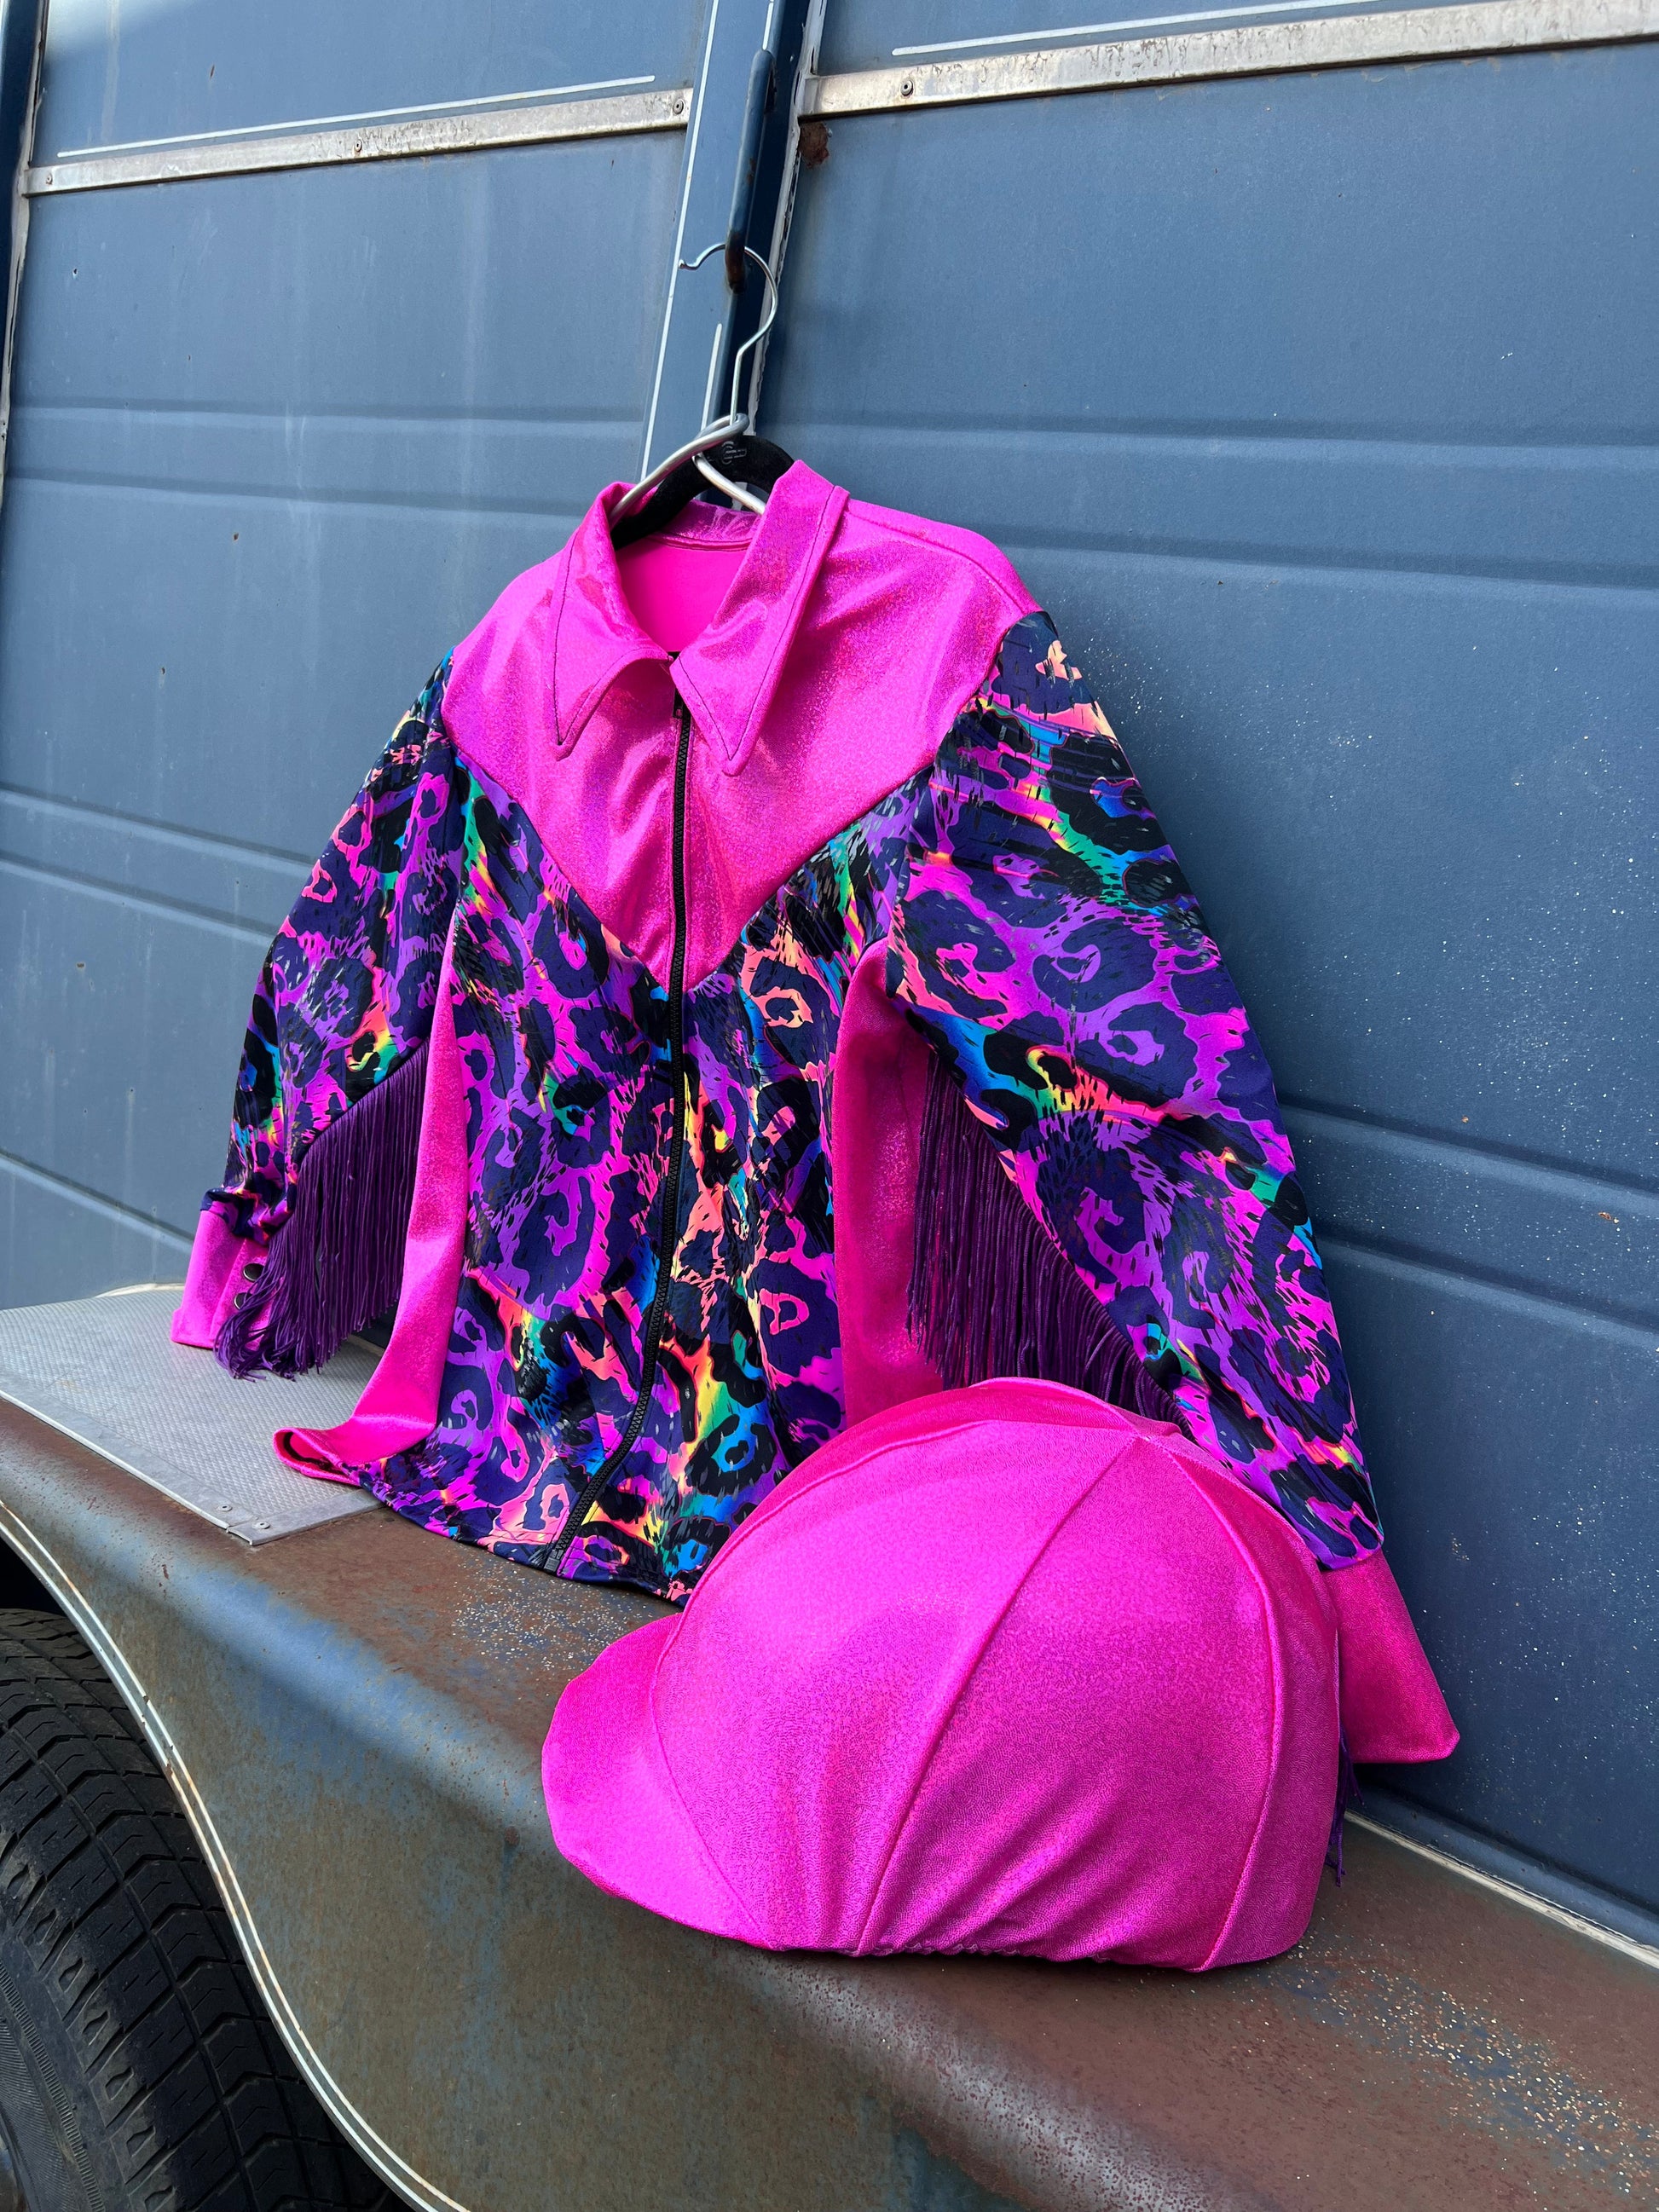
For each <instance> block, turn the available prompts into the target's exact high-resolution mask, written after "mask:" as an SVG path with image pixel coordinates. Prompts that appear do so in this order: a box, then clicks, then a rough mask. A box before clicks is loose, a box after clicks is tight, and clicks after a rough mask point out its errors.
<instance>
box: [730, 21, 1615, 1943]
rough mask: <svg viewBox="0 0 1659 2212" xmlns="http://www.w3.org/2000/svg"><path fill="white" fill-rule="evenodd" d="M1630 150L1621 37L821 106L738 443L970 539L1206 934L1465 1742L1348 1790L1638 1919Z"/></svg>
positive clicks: (1393, 1539) (1400, 1554) (1389, 1519)
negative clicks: (1005, 581)
mask: <svg viewBox="0 0 1659 2212" xmlns="http://www.w3.org/2000/svg"><path fill="white" fill-rule="evenodd" d="M1149 12H1150V11H1149ZM1581 12H1582V11H1581ZM953 20H954V18H953ZM832 52H833V50H832ZM835 82H836V80H835V79H834V78H829V79H827V80H825V81H824V87H823V90H829V89H831V88H833V87H834V84H835ZM816 104H817V105H819V106H824V105H826V104H827V103H826V102H824V101H823V99H822V98H820V99H819V100H817V102H816ZM1656 105H1659V47H1656V46H1653V45H1651V44H1647V45H1633V46H1615V47H1588V48H1583V49H1579V50H1576V51H1571V52H1534V53H1518V54H1513V55H1509V56H1505V57H1504V58H1488V59H1482V60H1479V61H1467V62H1464V61H1457V62H1439V63H1431V64H1422V65H1416V66H1410V67H1392V68H1376V69H1344V70H1330V71H1328V72H1319V73H1311V74H1297V75H1279V76H1261V77H1255V78H1251V79H1246V80H1238V81H1232V82H1204V83H1195V84H1190V85H1184V86H1182V87H1179V88H1170V87H1167V86H1161V87H1157V88H1152V87H1149V88H1144V89H1130V90H1122V91H1116V92H1111V93H1107V94H1076V95H1072V96H1067V97H1063V98H1050V99H1039V98H1026V99H1020V100H1012V101H987V102H986V103H983V104H981V105H977V106H951V107H939V108H934V109H933V110H931V111H928V112H887V113H872V114H866V115H836V116H834V117H832V118H831V119H830V120H829V152H828V159H827V161H824V163H823V166H821V167H817V168H815V169H813V170H812V171H811V173H810V174H809V175H808V176H807V177H806V178H805V179H804V181H803V185H802V188H801V195H800V204H799V210H798V213H797V218H796V228H795V235H794V241H793V246H792V250H791V258H790V263H789V267H788V270H787V279H786V286H785V292H786V299H785V314H784V319H783V325H782V334H781V337H780V339H779V341H778V343H776V345H775V348H774V351H773V360H772V368H771V372H770V376H769V386H768V392H767V416H766V424H765V427H766V428H767V431H768V434H769V435H771V436H774V437H775V438H776V439H778V440H779V441H780V442H781V443H782V444H783V445H785V446H786V447H788V448H789V449H790V450H791V451H793V452H796V453H800V454H802V455H803V456H804V457H805V458H806V459H809V460H811V462H812V464H813V465H814V466H816V467H817V468H819V469H820V470H822V471H823V472H824V473H825V474H827V475H829V476H830V477H836V479H838V480H839V481H841V482H842V483H847V484H848V485H849V486H850V487H851V488H852V489H853V490H854V491H855V492H857V493H860V494H861V495H865V496H866V497H869V498H872V499H875V500H878V501H883V502H884V503H886V504H890V505H892V506H896V507H912V508H916V509H919V510H921V511H923V512H926V513H933V514H937V515H940V516H944V517H946V518H948V519H949V520H953V521H957V522H960V523H963V524H966V525H968V526H971V527H973V528H975V529H977V530H981V531H982V532H985V533H986V534H987V536H989V537H990V538H994V540H996V541H997V542H998V543H999V544H1001V545H1002V546H1004V547H1005V548H1006V550H1007V551H1008V552H1009V553H1010V555H1011V556H1012V558H1013V559H1014V561H1015V562H1016V563H1017V565H1018V567H1019V568H1020V569H1021V570H1022V572H1023V573H1024V575H1025V577H1026V579H1027V580H1028V582H1029V583H1030V585H1031V586H1032V588H1033V590H1034V591H1035V592H1036V594H1037V596H1038V597H1039V599H1042V601H1043V602H1044V603H1045V604H1046V605H1048V607H1049V608H1050V609H1051V610H1052V611H1053V612H1054V616H1055V617H1056V619H1057V621H1058V623H1059V625H1060V632H1061V635H1062V636H1063V637H1064V638H1065V639H1066V641H1067V643H1068V646H1069V647H1070V650H1071V652H1072V653H1073V655H1074V657H1076V658H1077V659H1079V660H1080V662H1081V665H1083V667H1084V669H1085V671H1087V672H1090V673H1091V675H1092V676H1093V678H1094V680H1095V683H1096V684H1097V687H1098V689H1099V690H1100V691H1101V694H1102V696H1103V699H1104V701H1105V702H1106V705H1107V708H1108V711H1109V714H1111V715H1112V717H1113V720H1114V721H1115V724H1116V726H1117V727H1118V729H1119V732H1120V733H1121V735H1122V737H1123V738H1124V739H1125V742H1126V744H1127V750H1128V752H1129V754H1130V757H1131V758H1132V759H1133V761H1134V762H1135V763H1136V766H1137V769H1139V773H1140V775H1141V776H1142V779H1143V781H1145V783H1146V786H1147V787H1148V790H1149V792H1150V793H1151V796H1152V801H1153V804H1154V805H1155V806H1156V807H1157V809H1158V812H1159V814H1160V815H1161V817H1162V818H1163V820H1164V823H1165V825H1166V827H1167V828H1168V829H1169V830H1170V835H1171V836H1172V839H1173V841H1174V843H1175V846H1176V850H1177V851H1178V852H1179V854H1181V855H1182V860H1183V862H1184V864H1185V866H1186V869H1187V872H1188V874H1189V876H1190V877H1191V878H1192V879H1193V881H1194V885H1195V887H1196V889H1197V890H1198V893H1199V896H1200V898H1201V899H1202V901H1203V902H1204V904H1205V907H1206V912H1207V914H1208V915H1209V918H1210V921H1211V922H1212V926H1213V927H1215V929H1216V931H1217V933H1218V936H1219V938H1220V939H1221V942H1222V945H1223V947H1224V949H1225V952H1226V955H1227V957H1228V959H1229V962H1230V963H1231V966H1232V967H1233V969H1234V971H1235V973H1236V974H1237V977H1238V980H1239V982H1240V984H1241V986H1242V987H1243V992H1244V995H1245V998H1246V1000H1247V1003H1248V1004H1249V1006H1250V1008H1251V1010H1252V1012H1253V1015H1254V1017H1255V1020H1256V1022H1257V1024H1258V1026H1259V1029H1260V1032H1261V1037H1262V1040H1263V1042H1264V1044H1265V1046H1266V1048H1267V1053H1268V1055H1269V1058H1270V1060H1271V1061H1272V1064H1273V1069H1274V1072H1275V1074H1276V1076H1277V1078H1278V1080H1279V1085H1280V1089H1281V1092H1282V1095H1283V1097H1284V1098H1285V1104H1286V1107H1287V1109H1288V1112H1289V1118H1290V1121H1291V1128H1292V1133H1293V1138H1294V1141H1295V1143H1296V1146H1297V1155H1298V1158H1299V1161H1300V1163H1301V1164H1302V1167H1303V1169H1304V1177H1305V1181H1306V1182H1307V1185H1308V1188H1309V1190H1310V1196H1311V1199H1312V1201H1313V1204H1314V1207H1315V1212H1316V1219H1317V1222H1318V1225H1319V1231H1320V1237H1321V1243H1322V1249H1323V1251H1324V1254H1325V1255H1326V1259H1327V1263H1328V1268H1329V1272H1330V1278H1331V1282H1332V1285H1333V1290H1334V1295H1335V1297H1336V1299H1337V1302H1338V1310H1339V1314H1340V1320H1341V1322H1342V1327H1343V1332H1344V1337H1345V1340H1346V1344H1347V1346H1348V1349H1349V1352H1350V1355H1351V1359H1352V1368H1353V1372H1354V1379H1355V1387H1356V1393H1357V1396H1358V1402H1359V1408H1360V1414H1361V1421H1362V1428H1363V1431H1364V1435H1365V1436H1366V1437H1367V1439H1368V1445H1369V1450H1370V1455H1371V1457H1372V1460H1373V1462H1374V1464H1375V1468H1376V1477H1377V1485H1378V1490H1379V1492H1380V1496H1381V1500H1382V1505H1383V1516H1384V1519H1385V1522H1386V1524H1387V1526H1388V1528H1389V1551H1390V1556H1391V1558H1392V1559H1393V1561H1394V1563H1395V1569H1396V1571H1397V1572H1398V1574H1399V1576H1400V1578H1401V1583H1402V1584H1403V1586H1404V1588H1405V1589H1406V1591H1407V1596H1408V1599H1409V1601H1410V1602H1411V1604H1412V1607H1413V1612H1414V1613H1415V1615H1416V1617H1417V1619H1418V1620H1419V1623H1420V1625H1421V1626H1422V1629H1423V1632H1424V1636H1425V1642H1426V1643H1427V1645H1428V1648H1429V1650H1430V1653H1431V1657H1432V1658H1433V1660H1434V1662H1435V1664H1436V1666H1437V1669H1438V1670H1439V1672H1440V1674H1441V1678H1442V1680H1443V1682H1444V1684H1445V1686H1446V1690H1447V1693H1448V1696H1449V1699H1450V1702H1451V1705H1452V1709H1453V1711H1454V1713H1455V1717H1456V1718H1457V1721H1458V1723H1459V1724H1460V1726H1461V1727H1462V1730H1463V1734H1464V1741H1463V1745H1462V1749H1461V1750H1460V1751H1459V1752H1458V1753H1457V1754H1456V1756H1455V1758H1454V1759H1452V1760H1451V1761H1449V1762H1448V1763H1447V1764H1446V1765H1443V1766H1437V1767H1430V1768H1426V1769H1423V1770H1404V1771H1400V1772H1398V1773H1395V1774H1394V1775H1392V1776H1391V1777H1389V1781H1390V1783H1391V1784H1392V1786H1393V1787H1394V1788H1395V1789H1396V1790H1401V1791H1404V1792H1407V1793H1408V1794H1409V1796H1411V1797H1412V1798H1413V1800H1415V1801H1416V1802H1418V1803H1419V1804H1421V1805H1425V1806H1427V1807H1430V1808H1434V1809H1435V1810H1436V1811H1437V1812H1438V1813H1440V1814H1444V1815H1447V1816H1449V1817H1450V1818H1451V1819H1453V1820H1455V1821H1457V1822H1461V1823H1462V1824H1465V1826H1466V1827H1467V1828H1468V1829H1469V1830H1472V1831H1478V1832H1481V1833H1483V1834H1485V1835H1486V1836H1488V1837H1490V1838H1496V1839H1498V1841H1499V1842H1501V1843H1504V1844H1510V1845H1513V1846H1515V1847H1516V1848H1518V1849H1520V1850H1523V1851H1525V1852H1528V1853H1530V1854H1532V1855H1534V1857H1537V1858H1540V1859H1542V1860H1545V1861H1548V1862H1551V1863H1553V1864H1554V1865H1555V1866H1557V1867H1559V1868H1562V1869H1565V1870H1566V1871H1567V1872H1568V1873H1570V1874H1571V1875H1576V1876H1577V1877H1579V1878H1582V1879H1583V1880H1584V1881H1589V1882H1591V1883H1595V1884H1598V1885H1601V1887H1603V1888H1604V1889H1606V1890H1607V1891H1608V1892H1612V1893H1617V1894H1618V1895H1619V1896H1621V1897H1623V1898H1625V1899H1634V1900H1638V1902H1641V1903H1644V1904H1645V1905H1649V1906H1652V1905H1655V1904H1656V1903H1659V1857H1656V1852H1655V1849H1654V1841H1653V1839H1654V1837H1655V1836H1656V1834H1659V1768H1656V1765H1655V1763H1654V1760H1653V1759H1652V1756H1651V1749H1652V1744H1653V1741H1654V1735H1655V1726H1656V1719H1659V1632H1656V1631H1659V1533H1656V1524H1655V1520H1654V1516H1653V1515H1652V1513H1651V1511H1650V1509H1649V1505H1648V1504H1647V1502H1646V1500H1647V1497H1648V1493H1649V1492H1650V1488H1651V1483H1650V1475H1651V1469H1652V1465H1653V1452H1652V1438H1653V1437H1654V1434H1655V1432H1656V1427H1659V1158H1656V1137H1659V1106H1656V1100H1659V1083H1656V1080H1655V1077H1656V1073H1659V1035H1656V1022H1655V1016H1654V1001H1653V993H1652V987H1651V983H1652V977H1653V975H1654V974H1655V973H1656V969H1659V895H1656V894H1659V814H1656V809H1655V805H1654V793H1655V791H1656V789H1659V760H1656V754H1655V744H1656V739H1655V731H1656V728H1659V623H1656V614H1659V599H1656V596H1655V591H1656V586H1659V496H1656V495H1659V465H1656V459H1659V457H1656V443H1659V416H1656V395H1659V386H1656V385H1655V382H1654V380H1653V379H1652V378H1651V376H1650V375H1649V374H1646V373H1645V368H1644V366H1643V365H1644V364H1646V363H1649V362H1651V361H1652V360H1653V359H1654V358H1655V357H1656V355H1659V282H1656V279H1659V138H1656V136H1655V134H1654V131H1653V129H1652V117H1653V115H1654V113H1655V112H1656Z"/></svg>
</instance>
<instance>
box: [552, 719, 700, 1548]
mask: <svg viewBox="0 0 1659 2212" xmlns="http://www.w3.org/2000/svg"><path fill="white" fill-rule="evenodd" d="M678 711H679V740H678V744H677V746H676V748H675V752H674V831H673V860H672V880H673V891H674V950H673V953H672V956H671V958H670V960H669V963H668V1085H669V1091H670V1094H671V1097H672V1100H673V1121H672V1123H671V1132H670V1135H669V1139H668V1166H667V1169H666V1171H665V1174H664V1176H663V1186H662V1218H661V1221H660V1223H659V1227H658V1231H657V1287H656V1290H655V1291H654V1293H653V1297H652V1300H651V1310H650V1312H649V1313H648V1314H647V1316H646V1322H645V1342H644V1346H643V1347H642V1352H643V1356H642V1358H641V1365H640V1395H639V1396H638V1397H637V1398H635V1401H634V1410H633V1412H632V1413H629V1417H628V1426H627V1427H626V1428H625V1429H624V1430H623V1433H622V1437H621V1440H620V1442H619V1443H617V1449H615V1451H613V1452H612V1453H611V1455H610V1456H609V1457H608V1458H607V1459H606V1461H605V1464H604V1465H603V1466H602V1467H600V1468H598V1469H596V1470H595V1472H594V1473H593V1474H591V1475H589V1477H588V1478H587V1481H586V1485H585V1486H584V1488H583V1490H582V1493H581V1496H580V1498H578V1499H577V1500H576V1502H575V1504H574V1505H573V1506H572V1507H571V1509H570V1517H569V1519H568V1521H567V1522H565V1524H564V1527H563V1528H562V1531H561V1532H560V1534H558V1536H557V1537H556V1539H555V1540H554V1541H553V1542H552V1543H550V1544H544V1545H543V1547H542V1548H541V1550H540V1551H539V1552H538V1553H537V1555H536V1565H538V1567H544V1568H545V1569H546V1571H548V1573H549V1574H554V1575H556V1574H557V1572H558V1571H559V1569H560V1568H561V1567H562V1565H564V1561H565V1555H566V1553H568V1551H569V1549H570V1547H571V1545H572V1544H573V1543H574V1541H576V1538H577V1536H578V1535H579V1534H580V1530H581V1526H582V1523H583V1522H585V1521H586V1518H587V1516H588V1515H589V1514H590V1513H591V1512H592V1510H593V1506H594V1504H595V1502H596V1501H597V1499H598V1498H599V1494H600V1492H602V1491H603V1490H604V1488H605V1485H606V1483H608V1482H609V1481H610V1480H611V1476H612V1475H613V1474H615V1473H616V1471H617V1468H619V1467H620V1466H621V1465H622V1463H623V1461H624V1460H625V1459H626V1458H627V1457H628V1455H629V1452H631V1451H632V1450H633V1449H634V1447H635V1444H636V1443H638V1442H639V1440H640V1432H641V1430H642V1429H643V1428H644V1426H645V1421H646V1416H647V1413H649V1412H650V1411H651V1392H652V1389H653V1386H654V1384H655V1383H656V1379H657V1355H658V1352H659V1350H660V1348H661V1344H662V1326H663V1321H664V1318H665V1315H666V1313H667V1310H668V1289H669V1285H670V1282H671V1280H672V1278H673V1273H674V1247H675V1245H676V1244H677V1243H678V1241H679V1225H680V1174H681V1170H682V1169H683V1168H684V1164H685V773H686V767H687V764H688V763H689V762H690V757H691V710H690V708H689V707H688V706H687V705H686V703H685V702H684V699H682V700H680V701H679V702H678Z"/></svg>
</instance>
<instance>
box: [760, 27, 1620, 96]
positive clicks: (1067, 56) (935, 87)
mask: <svg viewBox="0 0 1659 2212" xmlns="http://www.w3.org/2000/svg"><path fill="white" fill-rule="evenodd" d="M1652 38H1659V0H1473V4H1471V5H1469V6H1467V7H1456V8H1405V9H1400V10H1398V11H1397V12H1395V13H1394V14H1390V15H1351V16H1342V17H1327V18H1325V19H1323V20H1319V19H1316V20H1314V21H1302V22H1297V23H1249V24H1244V25H1242V26H1238V27H1234V28H1233V29H1231V30H1225V31H1189V32H1183V33H1180V34H1179V35H1178V36H1175V37H1170V38H1162V39H1121V40H1109V41H1106V42H1104V43H1103V44H1100V45H1096V46H1051V47H1046V48H1036V49H1031V50H1030V51H1027V52H1022V53H1012V54H987V55H978V56H975V57H974V58H969V59H964V60H961V61H945V62H921V63H915V62H911V63H905V64H902V66H900V67H898V68H895V69H878V70H848V71H847V72H845V73H844V74H842V75H838V76H820V77H816V78H814V80H813V81H812V83H811V86H810V88H808V93H807V97H806V99H805V102H804V103H803V109H802V112H803V113H805V114H806V115H812V116H821V117H825V118H829V117H834V116H838V115H877V114H883V113H890V112H894V111H896V110H903V109H906V108H918V107H950V106H961V105H962V104H963V103H964V102H967V101H973V100H1030V99H1035V98H1038V97H1040V96H1042V95H1043V94H1054V93H1062V92H1115V91H1119V90H1121V89H1123V88H1126V87H1128V86H1131V85H1139V84H1182V83H1187V82H1194V81H1196V80H1199V79H1202V78H1205V77H1224V76H1273V75H1277V74H1279V73H1280V72H1281V71H1285V70H1319V69H1361V68H1365V67H1368V66H1374V65H1376V64H1380V63H1385V62H1418V61H1437V60H1449V59H1452V58H1456V57H1459V56H1463V55H1474V54H1495V53H1509V52H1521V51H1523V50H1525V49H1528V48H1532V47H1540V46H1608V45H1613V44H1617V43H1619V42H1620V41H1623V40H1633V39H1652Z"/></svg>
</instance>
